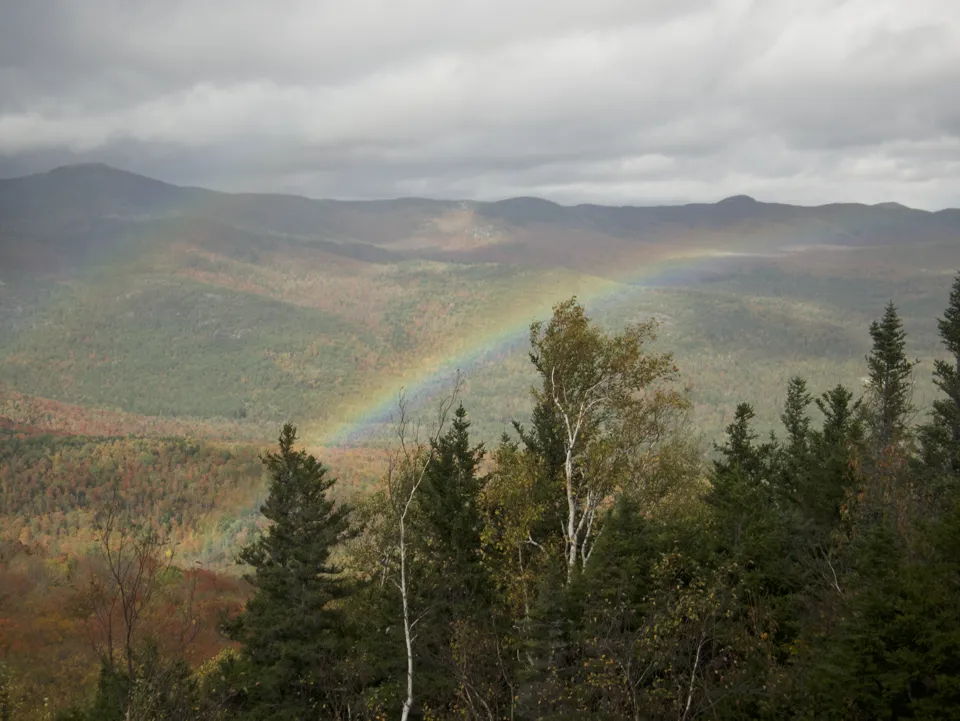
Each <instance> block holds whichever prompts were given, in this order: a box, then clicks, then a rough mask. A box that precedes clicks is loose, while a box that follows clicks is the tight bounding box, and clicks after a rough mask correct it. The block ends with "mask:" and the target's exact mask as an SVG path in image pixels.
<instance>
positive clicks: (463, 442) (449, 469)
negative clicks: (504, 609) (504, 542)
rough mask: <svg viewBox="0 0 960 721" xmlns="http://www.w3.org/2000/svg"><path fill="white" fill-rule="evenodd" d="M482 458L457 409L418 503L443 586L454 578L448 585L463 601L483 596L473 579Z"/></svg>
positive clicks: (477, 548) (462, 412) (463, 414)
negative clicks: (478, 471)
mask: <svg viewBox="0 0 960 721" xmlns="http://www.w3.org/2000/svg"><path fill="white" fill-rule="evenodd" d="M483 455H484V450H483V444H480V445H478V446H475V447H471V446H470V421H469V420H467V412H466V410H465V409H464V407H463V404H462V403H461V404H460V406H459V407H458V408H457V410H456V412H455V413H454V419H453V424H452V426H451V428H450V430H449V431H447V433H446V434H445V435H443V436H441V437H440V439H439V441H438V442H437V443H436V444H435V447H434V460H433V462H432V463H431V464H430V466H428V468H427V472H426V475H425V477H424V479H423V487H422V489H421V492H420V497H419V501H420V509H421V511H422V514H423V515H422V519H423V521H422V522H423V525H424V529H423V530H424V531H426V532H427V533H428V534H430V536H431V538H432V540H433V544H434V548H433V553H432V554H431V555H432V556H433V559H434V563H435V565H436V566H437V568H438V570H439V571H440V572H441V574H442V575H443V576H444V577H446V578H447V579H448V581H453V578H454V577H457V578H458V580H457V581H455V582H454V583H453V584H451V585H454V584H455V585H456V586H457V588H458V589H459V593H462V594H466V595H473V594H475V593H480V592H481V591H482V588H481V585H482V583H481V584H480V585H478V579H477V573H478V570H477V569H478V568H479V563H480V532H481V530H482V527H483V519H482V516H481V512H480V489H481V485H482V480H481V479H480V478H479V477H478V475H477V470H478V467H479V465H480V462H481V461H482V459H483ZM465 581H468V583H467V584H466V586H465V585H464V582H465Z"/></svg>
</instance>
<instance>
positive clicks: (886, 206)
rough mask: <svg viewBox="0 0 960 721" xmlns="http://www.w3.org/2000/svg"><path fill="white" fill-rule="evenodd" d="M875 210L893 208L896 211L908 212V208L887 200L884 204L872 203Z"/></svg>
mask: <svg viewBox="0 0 960 721" xmlns="http://www.w3.org/2000/svg"><path fill="white" fill-rule="evenodd" d="M874 207H875V208H895V209H897V210H909V208H908V207H907V206H906V205H904V204H903V203H895V202H893V201H892V200H888V201H887V202H886V203H874Z"/></svg>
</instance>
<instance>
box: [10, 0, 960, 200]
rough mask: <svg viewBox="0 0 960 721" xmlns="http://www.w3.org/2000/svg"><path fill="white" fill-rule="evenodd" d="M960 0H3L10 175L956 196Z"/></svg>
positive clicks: (625, 194)
mask: <svg viewBox="0 0 960 721" xmlns="http://www.w3.org/2000/svg"><path fill="white" fill-rule="evenodd" d="M958 87H960V13H957V12H956V7H955V0H913V2H911V3H904V2H903V1H902V0H808V1H807V2H804V3H797V2H794V1H793V0H715V1H712V2H711V1H710V0H591V2H589V3H586V2H583V1H582V0H525V1H524V2H517V1H516V0H453V1H451V0H404V1H403V2H390V1H389V0H351V2H346V1H345V0H340V2H324V1H322V0H319V1H318V0H302V1H301V0H288V1H286V2H276V3H263V2H259V1H255V0H230V1H229V2H228V1H227V0H192V1H188V0H173V1H167V2H159V1H158V2H153V1H152V0H149V1H148V2H138V3H131V2H126V1H125V0H85V2H82V3H78V2H72V1H70V0H62V2H54V1H53V0H30V2H19V0H0V174H17V173H22V172H30V171H34V170H43V169H46V168H49V167H51V166H52V165H55V164H58V163H61V162H74V161H77V160H92V159H96V160H102V161H104V162H109V163H113V164H117V165H121V166H123V167H126V168H129V169H131V170H135V171H138V172H143V173H146V174H151V175H155V176H158V177H162V178H164V179H167V180H170V181H173V182H181V183H193V184H201V185H208V186H212V187H218V188H223V189H227V190H275V191H286V192H299V193H304V194H307V195H315V196H328V197H352V198H356V197H386V196H397V195H413V194H416V195H427V196H434V197H466V198H499V197H505V196H510V195H521V194H522V195H540V196H544V197H548V198H551V199H554V200H558V201H560V202H609V203H639V204H643V203H649V202H673V201H687V200H691V201H692V200H715V199H718V198H720V197H723V196H725V195H731V194H735V193H749V194H751V195H755V196H757V197H759V198H762V199H767V200H778V201H785V202H798V203H817V202H830V201H834V200H849V201H862V202H880V201H884V200H898V201H900V202H903V203H907V204H911V205H915V206H918V207H928V208H937V207H943V206H948V205H953V206H955V205H960V197H958V196H960V180H958V178H960V93H958V92H957V91H956V88H958Z"/></svg>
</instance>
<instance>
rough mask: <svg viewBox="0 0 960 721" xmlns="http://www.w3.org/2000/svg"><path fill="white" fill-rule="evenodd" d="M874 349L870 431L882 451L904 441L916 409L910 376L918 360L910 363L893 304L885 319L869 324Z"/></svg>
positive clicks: (869, 359) (870, 374) (871, 356)
mask: <svg viewBox="0 0 960 721" xmlns="http://www.w3.org/2000/svg"><path fill="white" fill-rule="evenodd" d="M870 337H871V338H872V339H873V349H872V350H871V351H870V354H869V355H868V356H867V368H868V374H867V375H868V379H869V382H868V385H867V388H868V397H869V400H870V403H869V406H868V408H869V412H870V422H871V430H872V432H873V437H874V439H875V440H876V441H877V443H878V445H879V446H880V447H881V448H882V447H885V446H887V445H889V444H891V443H896V442H897V441H899V440H901V439H902V438H903V437H904V435H905V433H906V430H907V423H908V421H909V419H910V416H911V414H912V413H913V412H914V410H915V409H914V406H913V403H912V402H911V389H912V384H911V381H910V376H911V375H912V373H913V367H914V366H915V365H916V364H917V363H918V362H919V361H909V360H907V354H906V337H907V334H906V332H905V331H904V330H903V323H901V321H900V316H899V315H898V314H897V308H896V306H895V305H894V304H893V301H890V302H889V303H887V306H886V308H885V309H884V312H883V318H881V319H880V320H879V321H874V322H873V323H871V324H870Z"/></svg>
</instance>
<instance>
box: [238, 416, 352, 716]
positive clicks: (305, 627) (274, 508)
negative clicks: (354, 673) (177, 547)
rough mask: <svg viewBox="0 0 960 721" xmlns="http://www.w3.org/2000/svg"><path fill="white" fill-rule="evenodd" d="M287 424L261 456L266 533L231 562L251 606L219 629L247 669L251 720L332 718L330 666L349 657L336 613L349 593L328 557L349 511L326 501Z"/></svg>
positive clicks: (313, 465) (333, 669)
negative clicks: (241, 568)
mask: <svg viewBox="0 0 960 721" xmlns="http://www.w3.org/2000/svg"><path fill="white" fill-rule="evenodd" d="M295 441H296V429H295V428H294V427H293V426H292V425H290V424H286V425H285V426H284V427H283V430H282V431H281V434H280V441H279V451H278V452H273V453H269V454H267V455H265V456H264V457H263V462H264V465H265V466H266V468H267V471H268V473H269V482H268V494H269V495H268V497H267V500H266V502H265V503H264V504H263V506H262V508H261V512H262V513H263V515H264V517H265V518H266V519H267V520H268V521H269V523H270V525H269V526H268V528H267V530H266V532H265V533H264V534H263V535H261V536H260V538H258V539H257V540H256V541H254V542H253V543H251V544H250V545H248V546H246V547H244V548H243V549H242V550H241V552H240V555H239V557H238V560H239V562H240V563H244V564H247V565H249V566H252V568H253V573H252V574H249V575H248V576H247V580H248V581H249V582H250V583H251V585H252V586H253V587H254V589H255V592H254V595H253V597H252V598H251V599H250V601H249V602H248V603H247V607H246V609H245V610H244V611H243V613H242V614H240V615H239V616H238V617H237V618H235V619H232V620H231V621H229V622H227V623H226V624H225V626H224V630H225V631H226V633H227V634H228V636H229V637H230V638H232V639H233V640H236V641H238V642H240V643H241V644H242V645H243V649H244V660H245V662H246V664H247V674H248V675H247V677H246V681H245V686H244V689H243V690H244V700H243V708H244V711H245V713H248V714H250V715H251V717H253V718H302V717H303V715H304V714H311V715H312V714H320V713H331V708H334V707H336V706H337V705H338V704H339V702H340V699H339V698H338V692H339V690H340V684H339V682H338V680H337V673H338V666H339V663H340V659H341V658H343V657H344V656H345V655H346V653H347V649H348V648H349V643H348V639H346V638H345V635H344V628H343V625H342V623H341V619H342V615H343V614H342V610H341V609H340V608H339V606H340V605H341V604H342V602H343V600H344V599H345V598H346V597H347V596H348V594H349V592H350V585H349V583H348V582H347V580H346V579H344V578H343V577H342V575H341V569H340V568H339V567H338V566H337V565H336V564H335V563H334V562H333V561H332V559H331V553H332V552H333V550H334V548H335V546H336V545H337V544H338V543H341V542H343V541H344V540H346V538H347V537H348V535H349V526H348V523H347V517H348V514H349V507H347V506H343V505H339V506H336V507H335V505H334V503H333V502H332V501H330V500H329V499H328V498H327V491H328V490H329V489H330V487H331V486H332V485H333V484H334V483H335V481H334V480H333V479H329V478H327V477H326V469H325V468H324V467H323V466H322V465H321V464H320V463H319V462H318V461H317V460H316V458H314V457H313V456H312V455H309V454H307V453H306V451H295V450H294V448H293V444H294V442H295Z"/></svg>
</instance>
